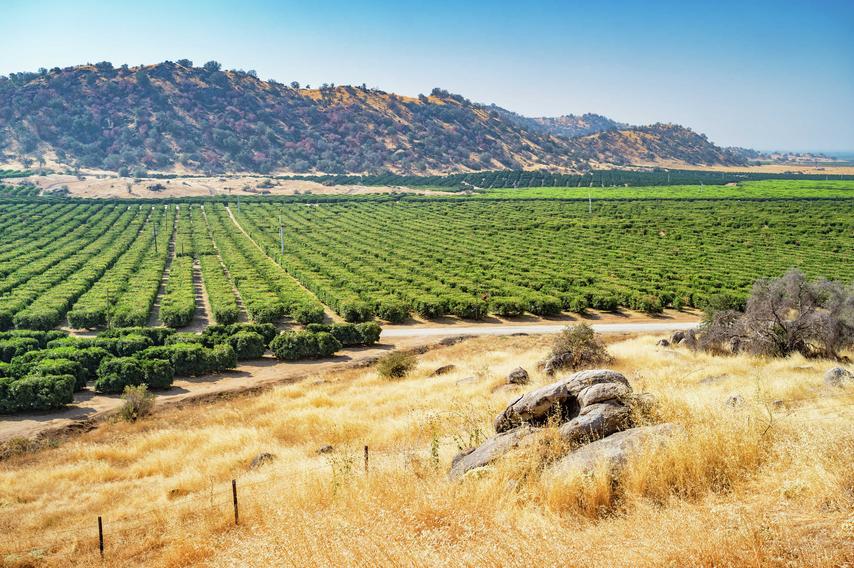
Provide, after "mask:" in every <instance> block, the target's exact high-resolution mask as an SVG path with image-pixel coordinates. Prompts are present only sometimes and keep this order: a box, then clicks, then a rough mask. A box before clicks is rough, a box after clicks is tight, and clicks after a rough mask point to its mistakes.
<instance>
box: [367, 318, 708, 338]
mask: <svg viewBox="0 0 854 568" xmlns="http://www.w3.org/2000/svg"><path fill="white" fill-rule="evenodd" d="M697 325H698V324H697V322H690V321H682V322H636V323H594V324H591V326H590V327H592V328H593V330H594V331H596V332H598V333H653V332H672V331H676V330H680V329H691V328H694V327H697ZM565 327H566V324H548V325H543V324H528V325H525V324H522V325H474V326H453V327H448V326H442V327H438V326H437V327H397V328H386V329H384V330H383V332H382V335H381V336H380V337H381V338H382V339H391V338H398V337H442V336H448V335H514V334H519V333H529V334H543V333H558V332H559V331H561V330H562V329H564V328H565Z"/></svg>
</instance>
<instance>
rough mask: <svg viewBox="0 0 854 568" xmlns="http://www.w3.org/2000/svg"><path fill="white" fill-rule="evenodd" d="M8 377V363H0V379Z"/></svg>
mask: <svg viewBox="0 0 854 568" xmlns="http://www.w3.org/2000/svg"><path fill="white" fill-rule="evenodd" d="M8 376H9V363H4V362H3V361H0V378H2V377H8Z"/></svg>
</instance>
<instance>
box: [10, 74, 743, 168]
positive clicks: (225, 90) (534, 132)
mask: <svg viewBox="0 0 854 568" xmlns="http://www.w3.org/2000/svg"><path fill="white" fill-rule="evenodd" d="M0 153H3V154H5V155H7V156H17V157H21V158H24V159H26V160H28V161H36V160H40V159H42V158H43V157H46V156H48V157H50V158H51V159H55V160H56V161H57V162H59V163H64V164H69V165H72V164H73V165H80V166H84V167H97V168H103V169H107V170H113V171H117V170H123V169H126V170H133V169H157V170H170V169H176V168H177V169H182V170H190V171H197V172H212V173H214V172H225V171H250V172H260V173H268V172H295V173H308V172H325V173H371V172H379V171H391V172H396V173H411V174H419V173H455V172H467V171H480V170H496V169H549V170H554V171H567V172H573V171H586V170H588V169H590V168H591V167H601V166H602V165H616V166H627V165H632V164H643V165H649V164H658V163H662V164H663V163H667V164H685V165H699V164H703V165H740V164H743V163H745V158H744V157H743V155H740V154H736V153H734V152H729V151H727V150H726V149H723V148H720V147H718V146H715V145H714V144H712V143H711V142H709V141H708V140H707V139H706V138H705V137H704V136H702V135H700V134H697V133H694V132H693V131H691V130H690V129H687V128H684V127H681V126H677V125H659V124H657V125H652V126H647V127H631V126H628V125H625V124H622V123H618V122H615V121H613V120H611V119H609V118H607V117H604V116H600V115H596V114H584V115H580V116H575V115H565V116H561V117H554V118H549V117H539V118H528V117H523V116H521V115H518V114H516V113H513V112H511V111H507V110H505V109H502V108H500V107H497V106H494V105H482V104H478V103H473V102H471V101H469V100H468V99H466V98H464V97H462V96H460V95H454V94H451V93H448V92H447V91H444V90H441V89H434V90H433V92H432V93H431V94H430V95H429V96H424V95H420V96H419V97H417V98H414V97H405V96H401V95H396V94H393V93H387V92H384V91H380V90H377V89H368V88H366V87H365V86H360V87H354V86H338V87H335V86H329V85H324V86H322V87H321V88H319V89H309V88H301V87H300V86H299V85H298V84H296V83H292V84H291V85H284V84H282V83H278V82H275V81H262V80H260V79H258V78H257V77H256V76H255V75H254V74H253V73H251V72H250V73H246V72H243V71H225V70H222V69H221V67H220V66H219V64H218V63H216V62H209V63H206V64H205V65H204V66H202V67H194V66H193V65H192V62H190V61H187V60H179V61H178V62H174V63H173V62H164V63H160V64H157V65H148V66H141V67H127V66H122V67H119V68H115V67H113V66H112V65H111V64H110V63H107V62H102V63H98V64H95V65H81V66H76V67H69V68H65V69H58V68H56V69H52V70H50V71H47V70H41V71H40V72H39V73H17V74H12V75H10V76H9V77H0Z"/></svg>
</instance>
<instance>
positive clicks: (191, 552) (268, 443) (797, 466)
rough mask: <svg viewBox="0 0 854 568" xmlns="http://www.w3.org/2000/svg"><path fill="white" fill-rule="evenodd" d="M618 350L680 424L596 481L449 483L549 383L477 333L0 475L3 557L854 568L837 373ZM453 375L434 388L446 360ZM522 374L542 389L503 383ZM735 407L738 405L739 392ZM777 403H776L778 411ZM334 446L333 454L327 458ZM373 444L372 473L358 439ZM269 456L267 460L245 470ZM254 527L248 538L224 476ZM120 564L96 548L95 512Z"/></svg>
mask: <svg viewBox="0 0 854 568" xmlns="http://www.w3.org/2000/svg"><path fill="white" fill-rule="evenodd" d="M656 339H657V338H656V337H652V336H647V337H638V338H625V339H620V338H615V339H613V340H611V345H610V346H609V349H610V351H611V353H612V354H613V355H614V357H615V360H614V362H613V364H612V365H611V366H612V367H613V368H615V369H618V370H620V371H622V372H623V373H625V374H626V376H627V377H628V378H629V379H630V382H631V384H632V385H633V387H634V389H635V390H636V391H647V392H652V393H654V394H655V395H657V396H658V397H659V399H660V408H659V410H658V414H657V416H658V419H659V420H662V421H670V422H675V423H678V424H680V425H682V426H683V427H684V428H685V429H686V432H687V435H686V436H685V437H684V438H678V439H677V440H676V441H675V442H674V443H673V444H671V445H669V446H667V447H666V448H663V449H661V450H659V451H656V452H652V453H649V454H646V455H645V456H644V457H643V458H638V459H636V460H635V461H633V462H631V463H630V464H629V467H628V468H627V469H626V470H625V473H624V475H623V477H622V478H621V485H620V486H619V487H620V488H621V489H620V490H619V491H618V492H615V490H614V488H613V487H612V486H611V485H610V484H609V483H607V482H605V481H604V480H603V479H601V478H599V477H594V478H592V479H589V480H586V481H585V480H581V479H566V480H563V481H562V482H561V483H557V484H554V483H546V482H545V481H544V480H543V479H541V478H540V474H539V471H540V470H539V468H538V464H539V458H537V457H536V456H528V458H526V459H523V460H522V461H521V462H507V463H502V464H499V465H498V466H496V467H495V468H493V469H491V470H489V471H488V472H487V473H486V474H485V475H483V476H471V477H468V478H466V479H464V480H463V481H460V482H452V481H449V480H448V478H447V477H446V475H445V474H446V471H447V468H448V466H449V462H450V459H451V457H452V456H453V455H454V454H455V453H456V452H457V451H458V449H459V447H461V446H466V445H468V444H469V443H471V442H476V441H477V440H478V439H482V438H483V437H484V436H486V435H489V434H490V432H491V428H492V426H491V424H492V419H493V417H494V416H495V415H496V414H497V413H498V412H499V411H500V410H501V409H502V408H503V407H504V406H505V405H506V404H507V403H508V402H510V401H512V400H513V399H515V398H516V397H517V396H519V394H520V393H521V392H524V391H526V390H528V389H532V388H535V387H536V386H539V385H541V384H545V383H547V382H549V379H548V378H546V377H545V376H543V375H542V374H540V373H539V372H537V371H536V370H535V363H536V361H537V360H539V359H540V358H541V357H543V355H544V354H545V352H546V350H547V347H548V345H547V341H548V340H547V339H546V338H537V337H522V338H518V337H516V338H511V337H506V338H494V337H491V338H483V339H473V340H470V341H468V342H464V343H461V344H459V345H456V346H453V347H449V348H444V349H439V350H435V351H431V352H430V353H428V354H426V355H424V356H422V357H421V358H420V359H419V363H418V365H417V367H416V369H415V370H414V371H413V373H412V375H411V376H410V377H408V378H406V379H403V380H400V381H391V382H389V381H386V380H383V379H380V378H378V377H377V375H376V372H375V371H374V370H373V369H366V370H352V371H347V372H343V373H336V374H319V375H316V376H313V377H311V378H309V379H306V380H304V381H302V382H299V383H296V384H292V385H287V386H281V387H277V388H275V389H274V390H272V391H269V392H266V393H264V394H261V395H257V396H250V397H244V398H237V399H232V400H225V401H221V402H217V403H214V404H209V405H205V406H198V407H187V408H182V409H173V410H165V411H163V412H162V413H158V414H155V415H154V416H153V417H151V418H150V419H147V420H144V421H141V422H138V423H136V424H128V423H114V424H104V425H103V426H100V427H99V428H97V429H96V430H94V431H92V432H89V433H86V434H81V435H79V436H76V437H74V438H72V439H71V440H68V441H66V442H64V443H60V444H59V445H58V446H57V447H48V448H44V449H41V450H37V451H35V452H26V453H22V454H18V455H16V456H14V457H11V458H8V459H6V460H5V461H3V462H2V465H0V505H2V506H0V529H2V530H3V531H4V532H5V533H6V534H7V535H10V538H7V539H3V541H2V542H0V562H2V564H3V565H6V566H30V565H39V566H69V565H83V566H94V565H104V564H106V565H110V566H143V565H145V566H185V565H188V564H192V563H200V564H204V565H209V566H234V565H240V566H269V565H284V566H291V565H293V566H296V565H300V566H305V565H312V566H342V565H358V566H366V565H376V564H377V563H385V564H391V565H419V566H425V565H429V566H458V565H489V566H494V565H503V566H530V565H565V564H566V563H567V562H569V563H571V564H574V563H579V564H585V565H592V566H661V565H675V566H690V565H694V566H697V565H701V566H788V565H793V564H796V565H805V566H816V567H824V566H827V567H830V566H842V565H846V563H850V562H852V560H854V555H852V549H851V547H850V543H851V538H852V532H851V531H852V526H851V515H852V512H854V498H852V495H854V477H853V476H852V470H851V467H850V465H851V464H850V456H851V455H852V452H854V437H852V432H854V428H852V425H854V416H852V413H851V409H852V406H851V404H852V403H854V398H852V396H854V395H852V392H851V390H850V389H848V390H844V389H843V390H839V389H837V390H833V389H828V388H827V387H824V386H823V385H822V380H821V376H822V373H823V372H824V370H825V369H826V368H827V367H828V366H830V365H831V364H832V363H831V362H825V361H816V360H810V361H806V360H804V359H801V358H800V357H797V356H795V357H791V358H789V359H785V360H763V359H756V358H751V357H747V356H738V357H727V358H714V357H711V356H708V355H703V354H699V353H693V352H690V351H686V350H681V349H660V348H657V347H656V346H655V341H656ZM449 363H453V364H455V365H456V366H457V368H456V370H454V371H453V372H451V373H449V374H447V375H444V376H442V377H433V378H431V377H430V376H429V375H430V373H431V372H432V371H433V370H434V369H436V368H437V367H439V366H441V365H445V364H449ZM518 365H522V366H524V367H525V368H527V369H528V370H529V371H530V372H531V375H532V384H531V385H529V386H528V387H509V386H505V385H504V377H505V376H506V374H507V373H508V372H509V371H510V370H511V369H512V368H514V367H516V366H518ZM733 394H739V395H741V396H742V397H743V399H744V404H743V405H740V406H738V407H736V408H733V407H731V406H728V405H727V404H726V403H725V401H726V400H727V398H728V397H730V396H731V395H733ZM774 401H780V402H778V403H776V404H775V403H774ZM326 444H331V445H332V446H333V447H334V451H333V452H331V453H328V454H319V453H318V449H319V448H320V447H322V446H324V445H326ZM364 445H369V446H370V452H371V453H370V473H369V475H367V476H366V475H365V474H364V471H363V446H364ZM262 452H268V453H271V454H274V455H275V458H274V459H273V460H272V462H271V463H269V464H267V465H264V466H262V467H259V468H255V469H252V468H250V467H249V464H250V462H251V460H252V459H253V458H254V457H255V456H257V455H258V454H260V453H262ZM232 479H236V480H237V487H238V492H239V500H240V525H239V527H234V524H233V523H234V520H233V510H232V495H231V485H230V483H231V480H232ZM99 515H101V516H102V517H103V519H104V527H105V538H106V555H105V560H104V561H102V560H101V559H100V557H99V555H98V541H97V517H98V516H99Z"/></svg>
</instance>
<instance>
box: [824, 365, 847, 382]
mask: <svg viewBox="0 0 854 568" xmlns="http://www.w3.org/2000/svg"><path fill="white" fill-rule="evenodd" d="M851 381H854V373H852V372H851V371H849V370H847V369H845V368H843V367H834V368H832V369H830V370H829V371H827V372H826V373H825V374H824V384H826V385H827V386H829V387H842V386H845V383H846V382H851Z"/></svg>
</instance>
